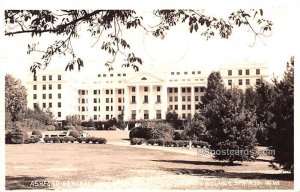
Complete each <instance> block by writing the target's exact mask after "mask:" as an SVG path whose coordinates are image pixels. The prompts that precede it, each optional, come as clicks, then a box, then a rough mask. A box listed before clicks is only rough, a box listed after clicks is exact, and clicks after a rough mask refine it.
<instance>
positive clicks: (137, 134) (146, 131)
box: [129, 127, 153, 139]
mask: <svg viewBox="0 0 300 192" xmlns="http://www.w3.org/2000/svg"><path fill="white" fill-rule="evenodd" d="M150 129H151V128H143V127H135V128H133V129H132V130H131V131H130V132H129V138H130V139H132V138H144V139H153V138H151V137H150Z"/></svg>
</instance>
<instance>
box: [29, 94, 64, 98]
mask: <svg viewBox="0 0 300 192" xmlns="http://www.w3.org/2000/svg"><path fill="white" fill-rule="evenodd" d="M46 96H47V95H46V94H43V99H47V97H46ZM33 99H37V94H33ZM48 99H52V94H51V93H49V94H48ZM57 99H61V93H58V94H57Z"/></svg>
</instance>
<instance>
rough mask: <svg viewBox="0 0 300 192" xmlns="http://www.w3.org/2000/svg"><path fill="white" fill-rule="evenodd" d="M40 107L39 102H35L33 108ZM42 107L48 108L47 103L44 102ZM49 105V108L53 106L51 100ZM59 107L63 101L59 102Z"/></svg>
mask: <svg viewBox="0 0 300 192" xmlns="http://www.w3.org/2000/svg"><path fill="white" fill-rule="evenodd" d="M37 107H38V104H37V103H33V108H37ZM42 107H43V108H47V103H42ZM48 107H49V108H52V103H51V102H50V103H48ZM57 107H58V108H61V102H58V103H57Z"/></svg>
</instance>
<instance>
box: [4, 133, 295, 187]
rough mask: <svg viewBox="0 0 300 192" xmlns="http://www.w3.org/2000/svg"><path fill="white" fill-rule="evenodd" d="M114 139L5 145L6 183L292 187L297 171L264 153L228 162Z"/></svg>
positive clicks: (9, 184) (28, 185)
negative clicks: (278, 166) (285, 169)
mask: <svg viewBox="0 0 300 192" xmlns="http://www.w3.org/2000/svg"><path fill="white" fill-rule="evenodd" d="M98 134H99V136H100V135H101V136H107V137H110V136H109V134H110V135H111V137H110V139H111V140H112V142H111V143H113V141H117V140H118V139H124V136H123V135H122V134H124V133H120V135H121V136H120V137H119V138H118V137H117V136H113V135H114V134H113V132H110V133H104V132H102V133H101V132H98ZM103 134H104V135H103ZM115 134H116V133H115ZM125 138H126V137H125ZM108 141H110V140H108ZM125 142H128V141H125ZM109 143H110V142H108V144H106V145H99V144H78V143H74V144H71V143H67V144H64V143H60V144H53V143H50V144H49V143H48V144H46V143H37V144H23V145H6V189H8V190H9V189H10V190H12V189H73V188H76V189H78V188H82V189H83V188H91V189H292V188H293V183H294V182H293V178H292V176H291V175H290V174H286V173H281V171H275V170H273V169H272V168H271V167H269V166H268V165H269V163H268V162H267V160H266V158H264V157H260V158H259V160H258V161H255V162H244V163H242V164H241V165H239V166H227V164H225V163H223V162H219V161H215V160H213V159H212V158H211V157H208V156H197V155H187V154H181V153H176V152H170V151H162V150H156V149H155V147H152V148H151V147H149V148H148V146H143V147H140V146H121V145H115V144H109ZM156 148H157V149H159V147H158V146H157V147H156ZM178 150H185V149H178ZM43 182H48V184H49V182H54V183H52V185H50V186H47V183H43ZM79 182H81V183H79Z"/></svg>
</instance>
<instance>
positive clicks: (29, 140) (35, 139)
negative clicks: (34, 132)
mask: <svg viewBox="0 0 300 192" xmlns="http://www.w3.org/2000/svg"><path fill="white" fill-rule="evenodd" d="M39 141H40V138H39V137H30V138H28V139H25V141H24V143H25V144H29V143H37V142H39Z"/></svg>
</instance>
